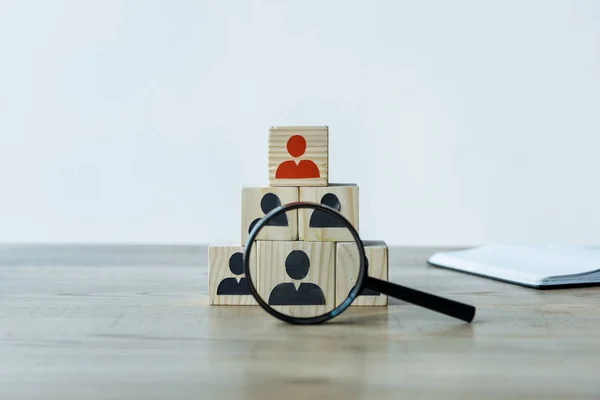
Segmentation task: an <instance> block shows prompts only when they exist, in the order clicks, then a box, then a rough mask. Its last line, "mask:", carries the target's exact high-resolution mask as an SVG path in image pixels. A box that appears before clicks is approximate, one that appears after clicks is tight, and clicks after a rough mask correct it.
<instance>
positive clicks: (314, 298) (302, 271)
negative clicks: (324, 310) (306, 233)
mask: <svg viewBox="0 0 600 400" xmlns="http://www.w3.org/2000/svg"><path fill="white" fill-rule="evenodd" d="M309 270H310V259H309V258H308V255H307V254H306V253H305V252H303V251H302V250H293V251H292V252H291V253H290V254H288V256H287V258H286V259H285V271H286V272H287V274H288V276H289V277H290V278H292V279H294V280H302V279H304V278H306V275H308V271H309ZM269 305H272V306H310V305H325V295H324V294H323V290H321V288H320V287H319V286H318V285H316V284H314V283H310V282H302V283H300V285H299V286H298V289H296V286H295V285H294V283H291V282H287V283H280V284H278V285H277V286H275V288H274V289H273V290H272V291H271V295H270V296H269Z"/></svg>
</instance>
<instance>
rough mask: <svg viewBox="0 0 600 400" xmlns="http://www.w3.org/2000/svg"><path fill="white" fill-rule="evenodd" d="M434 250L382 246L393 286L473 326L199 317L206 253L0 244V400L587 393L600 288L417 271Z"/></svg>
mask: <svg viewBox="0 0 600 400" xmlns="http://www.w3.org/2000/svg"><path fill="white" fill-rule="evenodd" d="M442 250H449V249H448V248H439V247H410V248H401V247H390V249H389V265H390V268H389V273H390V281H392V282H397V283H400V284H403V285H407V286H409V287H414V288H416V289H420V290H425V291H427V292H431V293H434V294H438V295H441V296H446V297H449V298H452V299H456V300H459V301H463V302H466V303H469V304H473V305H475V306H477V316H476V317H475V320H474V321H473V323H472V324H465V323H462V322H460V321H456V320H453V319H451V318H448V317H445V316H443V315H440V314H437V313H434V312H431V311H429V310H425V309H423V308H420V307H416V306H413V305H411V304H406V303H403V302H401V301H398V300H396V299H393V298H390V299H389V306H388V307H385V308H384V307H355V308H350V309H349V310H347V311H346V312H344V313H343V314H342V315H340V316H339V317H338V318H336V319H334V320H333V321H331V322H329V323H326V324H323V325H318V326H305V327H298V326H291V325H287V324H285V323H282V322H280V321H278V320H275V319H274V318H273V317H271V316H270V315H268V314H266V313H265V312H264V311H263V310H262V309H261V308H260V307H242V306H240V307H238V306H230V307H209V306H208V268H207V258H208V254H207V248H206V247H205V246H92V245H89V246H68V245H63V246H39V245H38V246H34V245H31V246H21V245H11V246H0V398H1V399H10V400H33V399H36V400H37V399H45V400H81V399H86V400H96V399H98V400H107V399H128V400H142V399H143V400H158V399H178V400H198V399H227V400H229V399H237V398H244V399H266V400H271V399H273V400H280V399H281V398H286V397H290V396H291V397H293V398H294V399H311V400H314V399H321V398H325V399H327V398H333V399H337V398H344V399H352V400H355V399H394V400H395V399H399V398H406V399H420V400H423V399H436V400H437V399H453V400H458V399H460V400H473V399H484V398H485V399H492V400H505V399H528V400H533V399H544V400H558V399H561V400H562V399H588V400H596V399H599V398H600V385H599V384H598V366H599V361H598V354H600V307H598V304H600V288H598V287H593V288H578V289H560V290H545V291H539V290H534V289H528V288H524V287H520V286H515V285H510V284H507V283H503V282H497V281H493V280H489V279H484V278H480V277H476V276H470V275H466V274H461V273H458V272H453V271H448V270H444V269H441V268H436V267H432V266H428V265H427V263H426V260H427V258H428V257H429V256H431V255H432V254H433V253H434V252H436V251H442Z"/></svg>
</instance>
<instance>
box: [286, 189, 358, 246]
mask: <svg viewBox="0 0 600 400" xmlns="http://www.w3.org/2000/svg"><path fill="white" fill-rule="evenodd" d="M300 201H309V202H313V203H321V204H325V205H328V206H330V207H332V208H334V209H335V210H337V211H338V212H339V213H340V214H342V215H343V216H344V217H346V219H348V221H349V222H350V223H351V224H352V226H353V227H354V229H356V230H357V231H358V186H357V185H339V184H337V185H329V186H326V187H301V188H300ZM298 212H299V214H298V217H299V232H298V234H299V238H300V240H304V241H317V242H343V241H351V240H354V238H353V237H352V234H351V233H350V231H349V230H348V229H347V228H345V227H333V225H334V224H332V223H331V221H332V218H331V217H330V216H329V215H327V214H325V215H324V213H323V212H318V211H315V210H313V209H300V210H298ZM334 222H335V221H334Z"/></svg>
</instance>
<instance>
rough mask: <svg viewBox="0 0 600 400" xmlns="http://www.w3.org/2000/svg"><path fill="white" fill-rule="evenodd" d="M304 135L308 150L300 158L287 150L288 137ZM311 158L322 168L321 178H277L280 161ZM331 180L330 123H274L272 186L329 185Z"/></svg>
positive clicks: (270, 174)
mask: <svg viewBox="0 0 600 400" xmlns="http://www.w3.org/2000/svg"><path fill="white" fill-rule="evenodd" d="M294 135H301V136H303V137H304V139H305V140H306V151H305V152H304V154H303V155H302V156H300V157H293V156H291V155H290V154H289V153H288V150H287V142H288V139H289V138H290V137H292V136H294ZM289 160H294V161H296V163H298V162H300V161H301V160H310V161H312V162H314V163H315V164H316V166H317V167H318V169H319V177H318V178H303V179H278V178H276V177H275V174H276V172H277V168H278V167H279V166H280V165H281V163H283V162H285V161H289ZM328 181H329V128H328V127H327V126H272V127H270V128H269V185H270V186H326V185H327V183H328Z"/></svg>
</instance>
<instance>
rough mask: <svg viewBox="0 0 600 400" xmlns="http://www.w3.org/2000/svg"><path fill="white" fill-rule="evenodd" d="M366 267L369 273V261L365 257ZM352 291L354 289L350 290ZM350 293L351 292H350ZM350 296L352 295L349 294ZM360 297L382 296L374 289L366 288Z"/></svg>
mask: <svg viewBox="0 0 600 400" xmlns="http://www.w3.org/2000/svg"><path fill="white" fill-rule="evenodd" d="M365 266H366V267H367V271H368V270H369V259H368V258H367V257H365ZM350 290H352V288H350ZM348 293H350V292H348ZM349 295H350V294H348V296H349ZM358 295H359V296H379V295H381V293H379V292H376V291H375V290H373V289H369V288H364V289H363V290H362V292H360V293H359V294H358Z"/></svg>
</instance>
